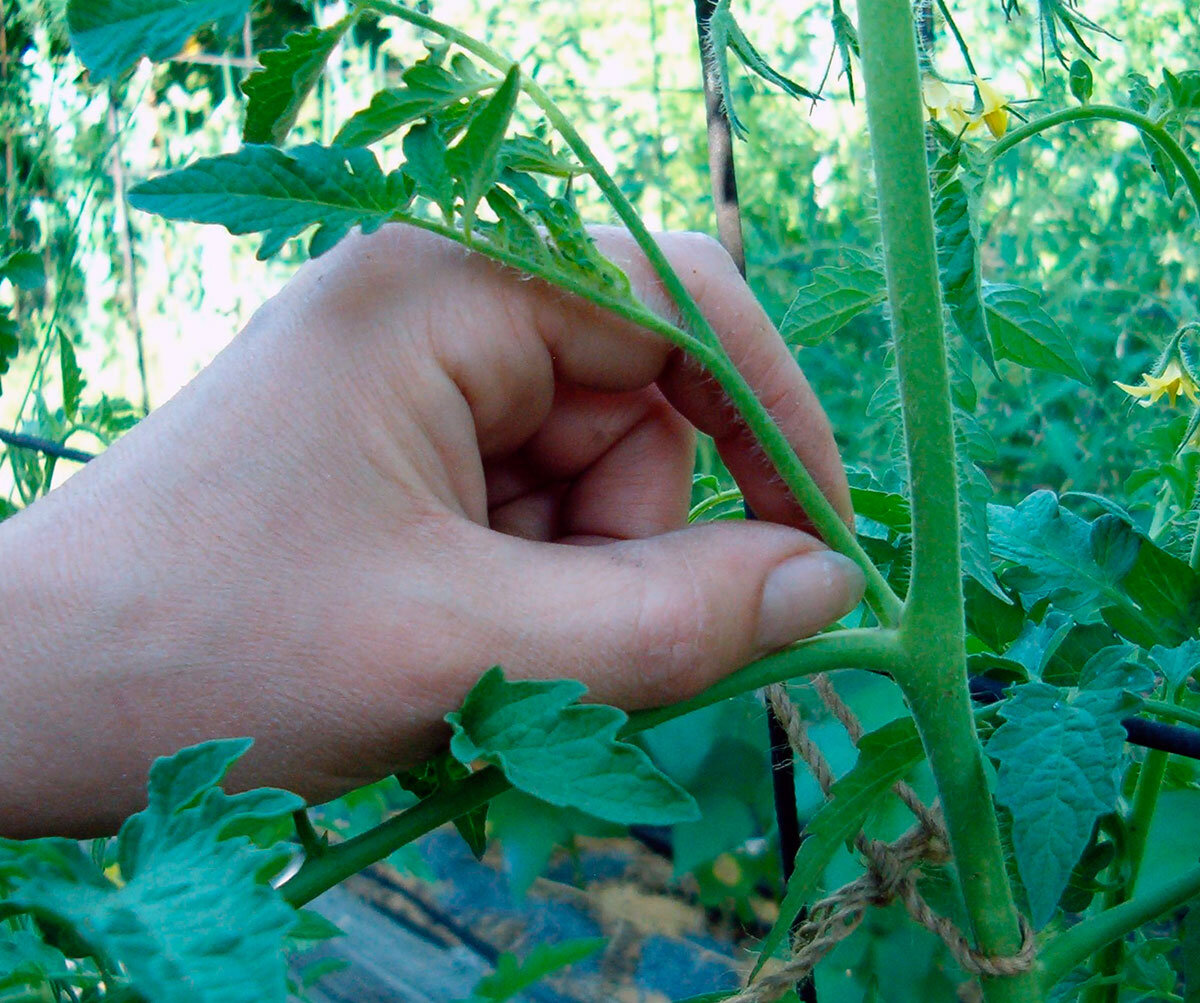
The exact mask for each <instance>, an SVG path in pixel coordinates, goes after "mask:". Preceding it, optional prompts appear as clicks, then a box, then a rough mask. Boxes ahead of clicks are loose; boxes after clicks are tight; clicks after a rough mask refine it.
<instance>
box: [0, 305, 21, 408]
mask: <svg viewBox="0 0 1200 1003" xmlns="http://www.w3.org/2000/svg"><path fill="white" fill-rule="evenodd" d="M18 335H19V329H18V327H17V322H16V321H15V320H13V319H12V318H11V317H10V316H9V315H8V314H7V313H5V312H4V310H3V308H2V307H0V376H3V375H4V374H5V373H7V372H8V366H9V363H10V362H12V360H13V359H15V358H16V357H17V352H19V351H20V350H21V340H20V337H19V336H18ZM3 393H4V385H3V383H2V382H0V394H3Z"/></svg>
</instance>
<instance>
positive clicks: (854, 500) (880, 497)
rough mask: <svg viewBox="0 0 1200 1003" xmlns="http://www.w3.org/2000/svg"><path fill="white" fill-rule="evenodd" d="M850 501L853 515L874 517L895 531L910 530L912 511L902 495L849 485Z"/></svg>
mask: <svg viewBox="0 0 1200 1003" xmlns="http://www.w3.org/2000/svg"><path fill="white" fill-rule="evenodd" d="M850 502H851V504H852V505H853V506H854V513H855V515H859V516H864V517H865V518H867V519H874V520H875V522H878V523H880V524H881V525H884V526H886V527H887V528H888V529H890V530H893V531H894V532H897V533H911V532H912V511H911V509H910V507H909V504H908V499H907V498H905V497H904V495H901V494H896V493H895V492H893V491H877V490H874V489H872V488H858V487H854V486H851V488H850Z"/></svg>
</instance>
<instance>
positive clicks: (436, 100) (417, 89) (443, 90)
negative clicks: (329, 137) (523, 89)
mask: <svg viewBox="0 0 1200 1003" xmlns="http://www.w3.org/2000/svg"><path fill="white" fill-rule="evenodd" d="M400 79H401V80H402V81H403V86H401V87H393V88H390V89H388V90H384V91H380V92H379V93H377V94H376V95H375V96H374V97H373V98H371V103H370V104H369V105H368V106H367V107H366V108H364V109H363V110H362V111H360V112H357V113H356V114H354V115H352V116H351V117H350V119H349V120H348V121H347V122H346V124H345V125H343V126H342V128H341V130H340V131H339V132H338V134H337V136H335V137H334V141H333V142H334V145H335V146H367V145H369V144H371V143H376V142H378V141H379V140H381V139H384V138H385V137H387V136H390V135H391V134H392V133H393V132H395V131H396V130H397V129H399V128H400V127H401V126H404V125H407V124H408V123H409V122H415V121H416V120H417V119H420V118H426V117H432V116H437V115H439V114H440V113H442V112H444V111H446V110H447V109H450V108H453V107H454V106H456V105H462V104H464V103H465V102H466V101H467V99H469V98H472V97H474V96H475V95H476V94H479V93H480V92H481V91H484V90H487V89H488V88H490V87H495V86H496V85H497V84H498V83H499V82H500V81H499V80H498V79H497V78H496V77H494V76H492V75H491V74H490V73H485V72H484V71H482V70H481V69H479V67H478V66H476V65H475V64H474V63H473V62H472V61H471V60H470V59H468V58H467V57H466V56H464V55H463V54H462V53H459V54H457V55H455V57H454V58H453V59H451V60H450V65H449V66H448V67H447V66H443V65H441V64H440V63H438V62H436V61H434V57H433V56H430V57H429V58H428V59H423V60H421V62H419V63H415V64H414V65H412V66H410V67H409V68H408V69H407V70H405V71H404V73H403V74H401V76H400Z"/></svg>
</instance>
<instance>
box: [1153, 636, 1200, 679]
mask: <svg viewBox="0 0 1200 1003" xmlns="http://www.w3.org/2000/svg"><path fill="white" fill-rule="evenodd" d="M1150 657H1151V658H1152V659H1154V664H1155V665H1157V666H1158V667H1159V669H1160V670H1161V671H1162V674H1163V675H1164V676H1165V677H1166V680H1167V685H1168V686H1169V687H1170V688H1171V690H1172V691H1174V690H1177V689H1178V688H1179V687H1180V686H1182V685H1183V684H1184V683H1186V682H1187V681H1188V679H1190V678H1191V676H1192V673H1194V672H1195V671H1196V670H1197V669H1200V641H1184V642H1183V643H1182V644H1178V645H1176V646H1175V647H1173V648H1164V647H1163V646H1162V645H1161V644H1156V645H1155V646H1154V647H1153V648H1151V649H1150Z"/></svg>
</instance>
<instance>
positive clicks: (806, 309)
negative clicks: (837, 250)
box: [779, 257, 887, 348]
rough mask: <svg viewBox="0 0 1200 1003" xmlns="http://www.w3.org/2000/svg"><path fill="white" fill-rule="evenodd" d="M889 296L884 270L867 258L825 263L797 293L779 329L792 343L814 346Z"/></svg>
mask: <svg viewBox="0 0 1200 1003" xmlns="http://www.w3.org/2000/svg"><path fill="white" fill-rule="evenodd" d="M886 299H887V287H886V285H885V283H884V279H883V273H882V272H880V271H879V269H878V268H875V267H874V266H873V265H871V264H869V263H868V262H867V261H866V259H858V258H857V257H856V258H854V259H852V260H851V261H850V262H849V263H848V264H846V265H826V266H823V267H821V268H817V269H815V270H814V271H813V277H812V281H811V282H810V283H809V284H808V285H806V286H803V287H802V288H801V289H800V290H799V291H798V292H797V293H796V296H795V298H794V299H793V300H792V303H791V305H790V306H789V307H788V309H787V313H786V314H784V317H783V321H782V322H781V323H780V325H779V331H780V334H782V335H783V339H784V340H785V341H786V342H787V343H788V344H789V345H803V346H805V347H806V348H807V347H811V346H813V345H817V344H820V343H821V342H822V341H824V340H825V339H826V338H827V337H829V336H830V335H831V334H835V333H836V332H838V331H840V330H841V329H842V328H843V327H845V326H846V325H847V324H848V323H849V322H850V321H851V320H853V319H854V318H855V317H857V316H858V315H859V314H860V313H863V312H864V311H866V310H870V309H871V308H872V307H876V306H879V305H880V304H881V303H883V302H884V301H885V300H886Z"/></svg>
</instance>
